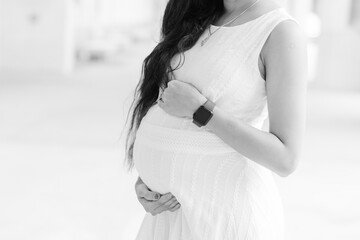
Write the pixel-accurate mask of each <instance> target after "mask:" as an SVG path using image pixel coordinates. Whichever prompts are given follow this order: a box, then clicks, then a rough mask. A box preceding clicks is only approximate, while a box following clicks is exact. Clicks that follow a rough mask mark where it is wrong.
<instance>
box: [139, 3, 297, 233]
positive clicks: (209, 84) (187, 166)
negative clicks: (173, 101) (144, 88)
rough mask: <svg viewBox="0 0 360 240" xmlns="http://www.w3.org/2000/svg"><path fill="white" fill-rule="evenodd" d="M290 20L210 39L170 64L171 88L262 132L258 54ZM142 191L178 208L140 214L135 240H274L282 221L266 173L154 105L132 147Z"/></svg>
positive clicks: (276, 16) (266, 18) (282, 14)
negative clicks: (193, 92)
mask: <svg viewBox="0 0 360 240" xmlns="http://www.w3.org/2000/svg"><path fill="white" fill-rule="evenodd" d="M286 20H293V19H292V18H291V16H290V15H288V14H287V12H286V11H285V10H284V9H283V8H279V9H275V10H272V11H270V12H268V13H266V14H264V15H262V16H260V17H258V18H256V19H254V20H252V21H249V22H246V23H244V24H242V25H238V26H232V27H223V28H221V29H220V30H219V31H217V32H216V33H215V34H214V35H212V36H211V37H210V39H209V40H208V41H207V43H206V44H205V45H204V46H201V41H202V40H203V39H205V38H206V37H207V36H208V30H210V31H212V32H214V31H215V30H216V29H217V26H213V25H210V26H209V29H207V30H206V31H205V32H204V34H203V35H202V36H201V37H200V39H199V40H198V42H197V43H196V45H195V46H193V47H192V48H191V49H190V50H188V51H186V52H185V53H184V54H183V55H181V54H179V55H176V56H175V57H174V58H173V59H172V63H171V64H172V66H173V67H176V66H178V68H177V70H176V71H175V72H174V77H175V79H177V80H181V81H184V82H188V83H191V84H192V85H194V86H195V87H196V88H197V89H198V90H199V91H200V92H201V93H202V94H203V95H204V96H205V97H207V98H208V99H210V100H212V101H213V102H215V103H216V105H217V106H218V107H219V108H221V109H222V110H224V111H226V112H228V113H229V114H231V115H232V116H233V117H234V118H236V119H239V121H243V122H246V123H247V124H249V125H251V126H253V127H255V128H258V129H261V128H262V126H263V123H264V120H265V119H266V118H267V117H268V111H267V96H266V87H265V81H264V79H263V78H262V77H261V74H260V72H259V67H258V59H259V54H260V52H261V49H262V47H263V45H264V44H265V42H266V40H267V38H268V37H269V35H270V34H271V32H272V31H273V29H274V28H275V27H276V26H277V25H278V24H279V23H281V22H283V21H286ZM134 163H135V167H136V169H137V171H138V173H139V176H140V177H141V178H142V180H143V181H144V183H145V184H146V185H147V186H148V187H149V188H150V189H151V190H153V191H157V192H160V193H161V194H164V193H168V192H171V193H172V194H173V195H174V196H175V197H176V198H177V200H178V201H179V202H180V203H181V208H180V209H179V210H177V211H175V212H169V211H166V212H163V213H161V214H158V215H156V216H152V215H151V214H149V213H147V214H146V215H145V217H144V219H143V222H142V225H141V227H140V230H139V232H138V235H137V238H136V239H137V240H235V239H238V240H281V239H283V214H282V204H281V199H280V197H279V193H278V190H277V187H276V184H275V182H274V178H273V173H272V172H271V171H269V170H268V169H266V168H264V167H262V166H260V165H259V164H257V163H255V162H254V161H251V160H250V159H248V158H246V157H244V156H243V155H241V154H240V153H238V152H236V151H235V150H234V149H233V148H231V147H230V146H228V145H227V144H226V143H225V142H223V141H222V140H221V139H220V138H219V137H217V136H216V135H215V134H214V133H212V132H211V131H210V130H209V129H206V127H204V128H198V127H197V126H196V125H194V124H193V123H192V121H191V120H190V119H185V118H178V117H174V116H172V115H169V114H167V113H166V112H164V111H163V110H162V109H161V108H160V107H159V106H158V105H154V106H153V107H152V108H150V110H149V111H148V113H147V114H146V115H145V117H144V118H143V120H142V122H141V124H140V127H139V129H138V132H137V135H136V140H135V145H134Z"/></svg>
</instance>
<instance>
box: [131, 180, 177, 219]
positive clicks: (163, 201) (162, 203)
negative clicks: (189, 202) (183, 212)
mask: <svg viewBox="0 0 360 240" xmlns="http://www.w3.org/2000/svg"><path fill="white" fill-rule="evenodd" d="M135 192H136V195H137V198H138V200H139V202H140V203H141V205H142V206H143V207H144V209H145V211H146V212H149V213H151V215H153V216H155V215H157V214H160V213H162V212H164V211H171V212H174V211H176V210H178V209H179V208H180V206H181V205H180V203H179V202H178V201H177V199H176V198H175V196H174V195H172V194H171V193H166V194H164V195H161V194H160V193H158V192H154V191H151V190H150V189H149V188H148V187H147V186H146V185H145V183H144V182H143V181H142V180H141V178H140V177H138V180H137V181H136V183H135Z"/></svg>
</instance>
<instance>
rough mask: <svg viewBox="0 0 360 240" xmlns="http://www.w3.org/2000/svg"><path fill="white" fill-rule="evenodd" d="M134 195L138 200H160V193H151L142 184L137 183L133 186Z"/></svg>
mask: <svg viewBox="0 0 360 240" xmlns="http://www.w3.org/2000/svg"><path fill="white" fill-rule="evenodd" d="M135 191H136V195H137V196H138V197H140V198H145V199H146V200H149V201H155V200H158V199H160V193H158V192H154V191H151V190H150V189H149V188H148V187H147V186H146V185H145V184H144V183H137V184H136V185H135Z"/></svg>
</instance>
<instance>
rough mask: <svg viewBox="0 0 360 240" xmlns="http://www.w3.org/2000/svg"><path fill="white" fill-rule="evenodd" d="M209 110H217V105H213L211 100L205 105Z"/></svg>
mask: <svg viewBox="0 0 360 240" xmlns="http://www.w3.org/2000/svg"><path fill="white" fill-rule="evenodd" d="M203 106H204V107H205V108H206V109H207V110H209V111H210V112H213V111H214V108H215V103H213V102H212V101H210V100H209V99H208V100H206V102H205V103H204V105H203Z"/></svg>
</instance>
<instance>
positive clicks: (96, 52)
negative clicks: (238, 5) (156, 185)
mask: <svg viewBox="0 0 360 240" xmlns="http://www.w3.org/2000/svg"><path fill="white" fill-rule="evenodd" d="M281 3H282V4H284V6H285V7H286V8H287V9H288V11H289V12H290V13H291V14H292V15H293V16H294V17H295V18H296V19H297V20H298V21H299V23H300V24H301V25H302V27H303V29H304V30H305V32H306V34H307V35H308V37H309V46H308V49H309V60H310V61H309V92H308V116H307V118H308V123H307V133H306V142H305V148H304V154H303V159H302V161H301V164H300V166H299V168H298V170H297V171H296V172H295V173H294V174H293V175H291V176H290V177H288V178H277V181H278V184H279V188H280V191H281V195H282V197H283V202H284V208H285V218H286V227H287V228H286V239H292V240H304V239H307V240H315V239H316V240H319V239H327V240H339V239H341V240H359V239H360V207H359V203H360V186H359V185H360V174H359V172H360V149H359V148H360V44H359V43H360V1H359V0H287V1H286V0H283V1H281ZM165 4H166V0H131V1H125V0H0V239H1V240H10V239H14V240H15V239H19V240H20V239H21V240H23V239H24V240H25V239H26V240H33V239H36V240H63V239H64V240H73V239H74V240H115V239H117V240H131V239H134V237H135V235H136V232H137V230H138V228H139V226H140V223H141V220H142V217H143V215H144V210H143V209H142V207H141V206H140V204H139V203H138V202H137V199H136V196H135V193H134V183H135V180H136V178H137V174H136V172H133V173H127V172H126V170H125V168H124V167H123V157H124V151H123V150H124V146H123V139H122V138H120V136H121V131H122V128H123V125H124V122H125V119H126V114H127V109H128V107H129V105H130V103H131V100H132V91H133V89H134V87H135V85H136V83H137V82H138V80H139V77H140V70H141V63H142V60H143V59H144V58H145V57H146V56H147V54H149V52H150V51H151V50H152V48H153V47H154V46H155V45H156V43H157V41H158V39H159V27H160V22H161V15H162V13H163V11H164V6H165Z"/></svg>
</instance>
